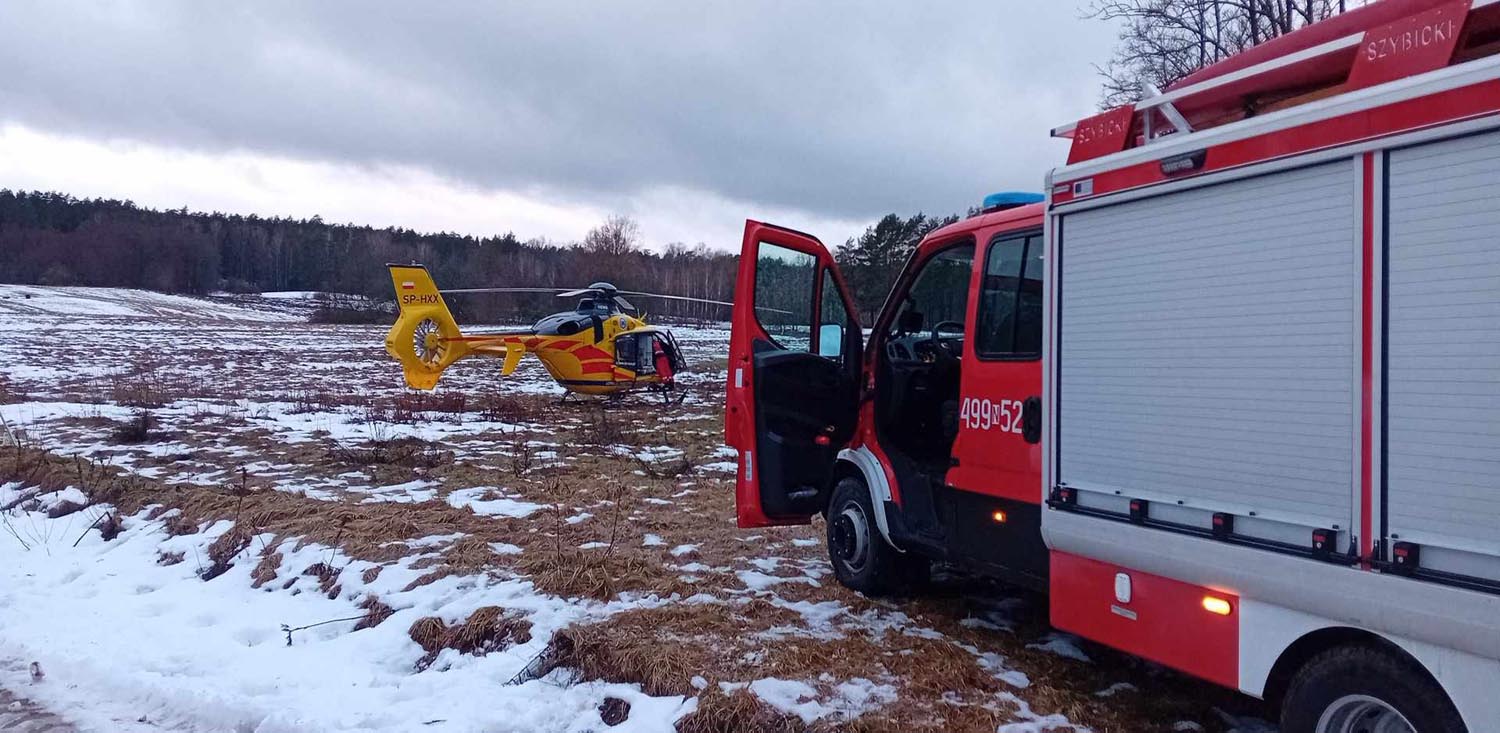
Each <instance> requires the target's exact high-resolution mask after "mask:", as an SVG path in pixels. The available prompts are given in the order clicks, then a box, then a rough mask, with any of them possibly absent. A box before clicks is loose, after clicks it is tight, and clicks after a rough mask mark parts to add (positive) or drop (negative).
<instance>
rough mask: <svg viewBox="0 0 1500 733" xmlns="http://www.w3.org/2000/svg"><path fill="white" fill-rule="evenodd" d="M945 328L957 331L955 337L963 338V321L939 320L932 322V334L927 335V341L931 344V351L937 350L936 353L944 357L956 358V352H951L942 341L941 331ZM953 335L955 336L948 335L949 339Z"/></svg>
mask: <svg viewBox="0 0 1500 733" xmlns="http://www.w3.org/2000/svg"><path fill="white" fill-rule="evenodd" d="M945 329H947V330H950V331H957V332H958V333H957V334H956V337H957V338H963V335H964V324H963V323H961V322H959V321H939V322H937V323H935V324H933V326H932V335H931V336H929V337H928V339H927V341H928V342H929V343H931V344H932V346H933V351H935V352H937V354H939V355H941V356H942V357H946V358H948V359H958V354H955V353H953V352H952V351H951V350H950V349H949V347H948V345H947V344H945V343H944V342H943V331H944V330H945ZM954 337H955V336H949V338H950V339H952V338H954Z"/></svg>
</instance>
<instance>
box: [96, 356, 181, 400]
mask: <svg viewBox="0 0 1500 733" xmlns="http://www.w3.org/2000/svg"><path fill="white" fill-rule="evenodd" d="M162 372H163V369H162V363H161V362H159V361H155V360H153V359H137V360H135V361H134V362H132V363H131V365H130V367H129V368H128V369H127V370H126V371H125V373H124V374H118V375H115V376H113V377H111V378H110V382H109V399H110V401H112V402H114V403H115V404H117V405H124V406H126V407H141V408H155V407H161V406H163V405H165V404H167V401H168V400H167V395H166V390H165V389H164V388H163V383H164V378H163V375H162Z"/></svg>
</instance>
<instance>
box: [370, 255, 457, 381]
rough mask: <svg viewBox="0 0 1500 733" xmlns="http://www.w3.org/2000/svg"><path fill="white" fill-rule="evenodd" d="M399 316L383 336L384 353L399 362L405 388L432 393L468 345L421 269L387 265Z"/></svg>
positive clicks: (429, 278)
mask: <svg viewBox="0 0 1500 733" xmlns="http://www.w3.org/2000/svg"><path fill="white" fill-rule="evenodd" d="M389 267H390V270H391V284H392V285H394V286H395V288H396V305H397V307H399V308H400V313H399V315H398V316H397V317H396V323H395V324H394V325H392V326H391V330H390V331H389V332H387V333H386V336H385V350H386V352H387V353H389V354H390V355H391V356H392V357H395V359H396V360H397V361H399V362H401V371H402V372H403V373H404V374H405V376H406V384H407V385H408V386H410V387H413V388H415V389H432V388H433V387H436V386H437V381H438V377H439V376H441V375H442V373H443V370H444V369H447V368H448V367H449V366H450V365H452V364H453V362H455V361H458V360H459V359H460V358H462V357H464V356H465V355H466V354H467V353H468V352H469V350H470V348H471V347H470V345H469V344H468V343H467V342H465V341H464V340H462V336H463V334H462V332H460V331H459V328H458V322H457V321H455V320H453V314H452V313H451V312H449V311H448V305H447V304H446V303H444V302H443V296H442V294H441V293H439V292H438V288H437V284H436V283H434V282H433V281H432V276H431V275H429V274H428V273H427V268H425V267H423V266H421V265H389Z"/></svg>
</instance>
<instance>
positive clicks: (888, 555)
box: [824, 477, 932, 596]
mask: <svg viewBox="0 0 1500 733" xmlns="http://www.w3.org/2000/svg"><path fill="white" fill-rule="evenodd" d="M824 518H825V519H827V525H828V559H829V560H830V561H831V562H832V563H833V574H834V577H836V578H838V580H839V582H840V583H842V584H844V586H845V587H847V588H849V589H851V590H854V591H858V592H860V593H863V594H865V595H868V596H888V595H905V594H909V593H913V592H916V591H917V590H919V589H921V588H922V586H924V585H925V584H926V582H927V580H928V577H929V575H930V573H931V567H932V566H931V563H930V562H928V560H927V558H925V557H920V556H918V555H916V554H915V553H911V552H905V553H903V552H900V551H898V550H896V548H894V547H891V546H890V544H889V543H887V542H886V541H885V538H884V537H882V536H881V534H880V529H879V528H878V526H877V525H876V523H875V512H874V508H873V506H872V505H871V503H870V490H869V489H868V488H867V487H866V486H865V483H864V481H861V480H860V479H858V478H852V477H851V478H846V479H843V480H841V481H839V482H838V484H837V485H836V486H834V488H833V498H832V499H831V500H829V502H828V511H827V513H826V514H825V515H824Z"/></svg>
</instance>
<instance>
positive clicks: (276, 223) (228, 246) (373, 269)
mask: <svg viewBox="0 0 1500 733" xmlns="http://www.w3.org/2000/svg"><path fill="white" fill-rule="evenodd" d="M735 260H736V257H735V256H734V255H733V254H729V253H724V252H717V251H713V250H710V249H709V248H708V247H707V246H706V245H702V244H700V245H698V246H696V247H692V248H689V247H687V246H685V245H681V244H673V245H668V246H667V247H666V248H665V250H664V251H662V252H651V251H646V250H645V249H644V248H643V247H642V246H641V243H640V241H639V229H638V228H637V227H636V226H635V225H634V223H633V222H630V221H629V220H628V219H623V218H619V217H616V218H612V219H610V220H609V221H607V222H605V223H604V224H602V225H601V226H600V227H598V228H596V229H595V230H594V231H592V232H590V233H589V236H588V237H586V238H585V239H584V241H583V242H580V243H577V244H575V245H568V246H559V245H555V244H550V243H546V242H541V241H530V242H525V241H521V240H519V239H517V238H516V236H515V235H513V234H505V235H502V236H495V237H473V236H466V235H460V234H450V233H439V234H422V233H418V232H415V231H412V230H410V229H401V228H387V229H375V228H372V227H364V226H349V225H340V224H328V223H325V222H323V221H322V220H321V219H319V218H317V217H314V218H312V219H288V218H262V217H259V216H254V215H251V216H240V215H236V214H223V213H218V212H214V213H198V212H189V211H188V210H187V209H176V210H167V211H158V210H154V209H149V208H145V207H141V206H137V205H135V204H134V203H132V202H130V201H117V200H111V199H77V198H74V197H72V196H68V195H65V194H59V193H40V192H37V193H28V192H16V191H9V190H0V278H3V279H4V280H5V281H8V282H16V283H28V284H41V285H90V286H106V287H126V288H143V289H148V290H158V291H164V292H174V293H188V294H205V293H210V292H216V291H228V292H241V293H248V292H270V291H286V290H308V291H324V292H337V293H353V294H359V295H366V296H370V297H373V298H377V299H382V300H384V299H389V298H390V297H391V282H390V278H389V276H388V275H387V273H386V269H385V263H387V262H420V263H422V264H424V265H426V266H427V267H428V269H429V270H430V271H431V272H432V274H433V277H434V278H435V279H436V280H437V282H438V284H439V286H441V287H444V288H465V287H559V288H573V287H581V286H584V285H588V284H589V283H592V282H595V281H599V280H607V281H609V282H612V283H614V284H615V285H616V286H617V287H619V288H621V289H622V290H643V291H650V292H660V293H666V294H672V295H687V296H693V297H699V298H708V299H712V300H733V295H734V274H735ZM452 300H453V307H454V308H455V310H457V311H458V312H459V315H460V317H462V318H466V319H469V320H505V319H510V318H533V317H536V316H537V315H538V314H543V313H547V312H550V311H552V310H556V309H558V308H559V307H560V306H561V305H567V306H569V307H571V305H572V304H571V303H566V304H564V303H562V302H561V301H559V300H558V299H557V298H553V297H551V296H548V295H541V294H534V295H498V296H497V295H469V296H461V297H455V298H453V299H452ZM635 304H636V305H637V306H638V307H642V308H644V309H646V310H647V311H648V312H650V313H655V314H659V315H668V316H675V317H688V318H702V319H727V318H728V317H729V314H728V312H727V309H726V308H723V307H721V306H713V305H706V304H700V303H689V302H682V301H670V300H642V301H641V302H637V303H635Z"/></svg>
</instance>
